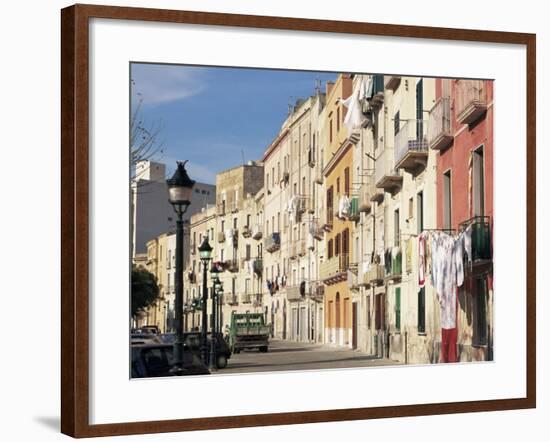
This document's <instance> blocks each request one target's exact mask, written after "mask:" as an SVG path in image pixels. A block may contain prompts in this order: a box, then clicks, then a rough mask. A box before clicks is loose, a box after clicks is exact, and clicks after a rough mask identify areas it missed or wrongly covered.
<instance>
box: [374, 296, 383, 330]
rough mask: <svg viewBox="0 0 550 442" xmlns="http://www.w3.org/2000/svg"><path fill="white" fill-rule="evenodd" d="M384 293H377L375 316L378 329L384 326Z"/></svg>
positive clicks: (375, 324)
mask: <svg viewBox="0 0 550 442" xmlns="http://www.w3.org/2000/svg"><path fill="white" fill-rule="evenodd" d="M382 296H383V295H382V294H379V295H375V298H374V299H375V303H376V305H375V318H374V326H375V327H376V330H382V327H384V304H383V299H382Z"/></svg>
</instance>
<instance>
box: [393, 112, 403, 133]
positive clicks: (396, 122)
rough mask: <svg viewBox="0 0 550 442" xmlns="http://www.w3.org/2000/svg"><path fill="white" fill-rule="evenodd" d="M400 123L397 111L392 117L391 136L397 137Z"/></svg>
mask: <svg viewBox="0 0 550 442" xmlns="http://www.w3.org/2000/svg"><path fill="white" fill-rule="evenodd" d="M400 124H401V121H400V120H399V111H397V112H396V113H395V117H393V135H397V134H398V133H399V128H400V127H401V126H400Z"/></svg>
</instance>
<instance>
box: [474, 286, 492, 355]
mask: <svg viewBox="0 0 550 442" xmlns="http://www.w3.org/2000/svg"><path fill="white" fill-rule="evenodd" d="M487 296H488V293H487V279H486V278H478V279H477V280H476V281H475V294H474V335H473V339H472V341H473V344H474V345H487Z"/></svg>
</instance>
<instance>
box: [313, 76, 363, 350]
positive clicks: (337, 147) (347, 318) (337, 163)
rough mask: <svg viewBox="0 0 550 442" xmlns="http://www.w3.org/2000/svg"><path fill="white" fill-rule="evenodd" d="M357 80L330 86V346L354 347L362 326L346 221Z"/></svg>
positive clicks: (326, 224) (324, 268)
mask: <svg viewBox="0 0 550 442" xmlns="http://www.w3.org/2000/svg"><path fill="white" fill-rule="evenodd" d="M352 88H353V84H352V78H351V76H349V75H340V76H339V77H338V79H337V80H336V82H335V83H334V84H331V83H329V84H327V100H326V108H325V110H324V114H323V115H324V121H323V122H322V123H323V124H324V125H325V128H324V129H325V130H324V132H325V140H326V143H327V144H326V147H325V148H324V164H325V167H324V169H323V177H324V189H325V195H326V196H325V201H326V205H325V207H326V208H325V211H324V217H325V219H324V220H321V221H322V224H323V228H324V230H325V232H326V234H325V254H326V256H324V259H323V262H322V263H321V264H320V269H319V270H320V279H321V280H322V281H323V283H324V284H325V286H326V288H325V299H324V303H325V342H326V343H328V344H331V345H335V346H344V347H353V346H354V340H355V339H356V338H357V323H356V322H355V321H354V320H353V318H354V317H356V315H354V312H353V305H354V304H353V303H352V294H351V291H350V288H349V285H348V271H349V270H350V268H351V267H352V265H353V263H352V262H351V259H350V257H351V256H353V249H352V242H351V234H352V228H353V223H352V222H351V221H349V219H348V218H347V215H348V211H349V209H350V208H349V200H350V196H351V188H352V187H351V186H352V182H351V180H352V165H353V149H352V143H351V141H350V140H349V137H348V133H347V130H346V128H345V127H344V124H343V122H344V118H345V114H346V108H345V107H344V106H343V104H342V100H344V99H346V98H347V97H348V96H349V95H350V94H351V92H352Z"/></svg>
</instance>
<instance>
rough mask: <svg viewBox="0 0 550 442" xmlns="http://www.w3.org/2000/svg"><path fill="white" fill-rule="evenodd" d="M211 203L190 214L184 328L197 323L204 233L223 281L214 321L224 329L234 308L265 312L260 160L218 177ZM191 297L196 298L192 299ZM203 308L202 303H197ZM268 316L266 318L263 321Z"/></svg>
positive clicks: (210, 279) (227, 171) (210, 298)
mask: <svg viewBox="0 0 550 442" xmlns="http://www.w3.org/2000/svg"><path fill="white" fill-rule="evenodd" d="M216 188H217V192H218V193H217V195H216V202H217V204H216V205H215V206H212V207H210V208H208V209H207V210H205V211H203V212H201V213H198V214H195V215H193V216H192V217H191V224H190V241H191V252H190V253H191V258H190V262H189V267H188V269H187V276H188V278H187V289H186V294H185V302H186V305H187V306H188V309H187V310H188V313H187V316H188V318H189V319H188V320H187V321H186V322H187V328H188V329H197V328H200V326H201V321H202V316H201V311H200V310H199V309H198V308H196V306H197V305H199V304H200V302H197V301H196V300H200V299H202V292H203V275H204V273H203V267H202V263H201V261H200V259H199V255H198V250H197V248H198V247H199V246H200V244H201V243H202V241H203V239H204V237H205V236H207V237H208V241H209V243H210V245H211V246H212V248H213V250H212V262H211V263H210V265H211V266H214V267H216V268H217V269H219V270H221V272H220V273H219V274H218V275H217V276H218V277H219V278H220V281H221V283H222V285H223V290H224V291H223V296H222V297H221V298H220V299H219V308H218V309H217V313H216V314H217V315H218V318H216V323H218V324H219V325H220V327H221V328H222V330H223V329H225V327H226V326H228V325H229V323H230V321H231V314H232V313H233V312H246V311H254V312H261V313H264V315H265V316H266V319H269V318H268V314H267V311H266V310H265V309H264V308H263V306H262V289H263V286H264V284H263V265H262V256H263V244H262V242H261V241H260V240H261V238H262V229H261V225H262V219H263V166H262V165H261V163H255V162H250V163H249V164H246V165H243V166H238V167H235V168H232V169H229V170H226V171H224V172H221V173H219V174H218V175H217V177H216ZM211 268H212V267H210V268H209V269H207V276H206V277H207V287H208V290H209V291H210V290H211V287H212V276H213V274H212V273H211V272H210V270H211ZM194 300H195V302H193V301H194ZM212 302H213V301H212V297H211V294H210V293H209V299H208V303H207V306H206V308H207V312H208V318H209V327H211V326H212V324H213V323H214V320H213V319H212V311H213V310H212ZM201 308H202V306H201ZM267 322H269V321H267Z"/></svg>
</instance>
